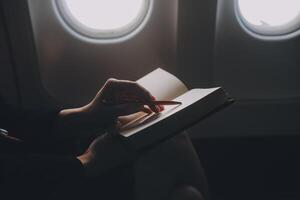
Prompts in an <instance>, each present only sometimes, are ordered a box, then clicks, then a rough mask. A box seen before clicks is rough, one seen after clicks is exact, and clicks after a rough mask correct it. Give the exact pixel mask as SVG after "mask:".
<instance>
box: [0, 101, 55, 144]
mask: <svg viewBox="0 0 300 200" xmlns="http://www.w3.org/2000/svg"><path fill="white" fill-rule="evenodd" d="M58 112H59V111H58V110H53V111H45V110H32V111H28V110H23V109H20V108H17V107H14V106H12V105H9V104H6V103H4V102H3V100H1V99H0V128H2V129H6V130H7V131H8V132H9V134H10V135H12V136H14V137H18V138H20V139H23V140H28V139H29V140H31V139H34V140H38V139H43V138H44V139H45V138H51V137H52V136H51V134H52V128H53V124H54V122H55V120H56V118H57V115H58Z"/></svg>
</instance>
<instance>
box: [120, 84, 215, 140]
mask: <svg viewBox="0 0 300 200" xmlns="http://www.w3.org/2000/svg"><path fill="white" fill-rule="evenodd" d="M218 89H219V88H210V89H193V90H190V91H188V92H186V93H185V94H183V95H181V96H179V97H177V98H176V99H174V100H175V101H180V102H182V105H179V106H178V105H177V106H166V107H165V110H164V111H163V112H161V113H156V114H151V115H149V116H147V117H146V119H145V120H144V118H143V119H142V121H141V120H137V122H136V123H133V125H129V126H128V127H127V128H124V129H123V130H121V132H120V134H121V135H123V136H125V137H129V136H131V135H133V134H135V133H137V132H139V131H141V130H142V129H144V128H147V127H149V126H151V125H153V124H155V123H158V122H159V121H161V120H163V119H165V118H167V117H169V116H171V115H173V114H174V113H176V112H179V111H180V110H182V109H184V108H186V107H188V106H190V105H191V104H193V103H195V102H197V101H199V100H200V99H202V98H204V97H205V96H207V95H209V94H210V93H212V92H214V91H216V90H218Z"/></svg>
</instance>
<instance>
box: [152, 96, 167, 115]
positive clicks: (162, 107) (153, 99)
mask: <svg viewBox="0 0 300 200" xmlns="http://www.w3.org/2000/svg"><path fill="white" fill-rule="evenodd" d="M151 100H152V101H155V100H156V98H155V97H154V96H153V95H151ZM157 106H158V109H159V112H161V111H163V110H165V107H164V105H157Z"/></svg>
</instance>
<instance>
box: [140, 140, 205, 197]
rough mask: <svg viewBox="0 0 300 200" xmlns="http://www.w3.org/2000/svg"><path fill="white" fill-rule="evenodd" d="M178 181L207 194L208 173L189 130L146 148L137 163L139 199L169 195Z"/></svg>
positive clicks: (178, 183) (179, 183)
mask: <svg viewBox="0 0 300 200" xmlns="http://www.w3.org/2000/svg"><path fill="white" fill-rule="evenodd" d="M178 185H190V186H193V187H195V188H196V189H197V190H199V191H200V192H201V193H202V194H203V195H204V196H205V197H206V194H207V184H206V179H205V175H204V172H203V169H202V167H201V164H200V161H199V159H198V156H197V154H196V152H195V150H194V148H193V145H192V143H191V141H190V139H189V137H188V136H187V135H186V134H181V135H178V136H176V137H174V138H172V139H170V140H168V141H166V142H164V143H163V144H161V145H159V146H157V147H155V148H154V149H152V150H150V151H148V152H146V153H145V154H143V155H142V156H141V157H140V158H139V160H138V161H137V162H136V164H135V191H136V194H135V195H136V199H137V200H141V199H142V200H148V199H149V200H153V199H168V196H169V195H170V193H172V190H173V188H175V187H177V186H178Z"/></svg>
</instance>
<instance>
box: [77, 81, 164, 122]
mask: <svg viewBox="0 0 300 200" xmlns="http://www.w3.org/2000/svg"><path fill="white" fill-rule="evenodd" d="M153 100H155V97H154V96H152V95H151V94H150V92H149V91H147V90H146V89H145V88H144V87H142V86H141V85H139V84H138V83H137V82H134V81H127V80H117V79H109V80H107V81H106V83H105V84H104V86H103V87H102V88H101V89H100V91H99V92H98V93H97V95H96V96H95V98H94V99H93V100H92V101H91V102H90V103H89V104H88V105H86V106H84V107H83V109H82V111H83V113H84V114H85V116H88V118H90V120H91V121H94V122H95V125H97V124H98V125H99V124H101V123H102V124H103V123H105V124H114V123H115V122H116V120H117V118H118V117H120V116H126V115H130V114H133V113H137V112H140V111H143V112H146V113H151V112H156V113H158V112H161V111H162V110H163V109H164V108H163V106H156V105H153V104H151V102H152V101H153ZM129 102H130V103H129Z"/></svg>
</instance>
